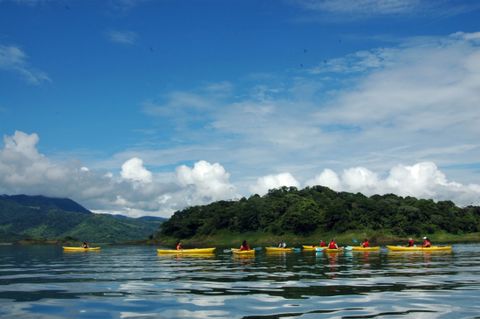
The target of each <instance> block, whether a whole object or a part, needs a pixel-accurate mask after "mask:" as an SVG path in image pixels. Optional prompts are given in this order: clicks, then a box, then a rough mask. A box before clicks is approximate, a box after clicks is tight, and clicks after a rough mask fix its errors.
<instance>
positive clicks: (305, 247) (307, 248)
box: [302, 245, 317, 250]
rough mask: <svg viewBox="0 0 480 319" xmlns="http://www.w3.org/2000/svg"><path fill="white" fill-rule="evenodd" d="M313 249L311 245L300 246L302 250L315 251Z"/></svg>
mask: <svg viewBox="0 0 480 319" xmlns="http://www.w3.org/2000/svg"><path fill="white" fill-rule="evenodd" d="M315 247H317V246H313V245H302V248H303V250H315Z"/></svg>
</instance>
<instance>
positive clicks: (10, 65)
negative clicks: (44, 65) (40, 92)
mask: <svg viewBox="0 0 480 319" xmlns="http://www.w3.org/2000/svg"><path fill="white" fill-rule="evenodd" d="M27 60H28V57H27V55H26V54H25V52H23V50H22V49H20V48H19V47H17V46H14V45H10V46H6V45H0V70H6V71H11V72H14V73H16V74H18V75H19V76H21V77H22V78H23V79H24V80H25V81H27V82H28V83H29V84H32V85H40V84H42V83H43V82H50V81H51V80H50V78H49V77H48V75H47V74H46V73H45V72H43V71H39V70H36V69H34V68H32V67H31V66H30V65H29V64H28V62H27Z"/></svg>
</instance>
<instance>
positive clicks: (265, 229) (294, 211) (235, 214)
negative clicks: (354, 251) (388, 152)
mask: <svg viewBox="0 0 480 319" xmlns="http://www.w3.org/2000/svg"><path fill="white" fill-rule="evenodd" d="M478 232H480V207H476V206H468V207H465V208H460V207H458V206H456V205H455V204H454V203H453V202H451V201H439V202H434V201H433V200H427V199H417V198H414V197H400V196H397V195H393V194H387V195H374V196H371V197H367V196H364V195H362V194H360V193H356V194H353V193H347V192H335V191H333V190H331V189H329V188H327V187H322V186H314V187H307V188H305V189H302V190H298V189H296V188H295V187H282V188H280V189H274V190H270V191H269V192H268V194H266V195H265V196H259V195H253V196H251V197H249V198H242V199H240V200H238V201H219V202H215V203H211V204H209V205H205V206H194V207H189V208H187V209H184V210H182V211H178V212H176V213H175V214H174V215H173V216H172V217H171V218H170V219H169V220H168V221H166V222H165V223H164V224H162V226H161V230H160V232H159V233H158V234H157V235H156V239H157V240H161V241H166V240H170V239H174V238H178V239H188V238H191V239H192V240H191V241H190V242H192V243H193V242H195V239H198V240H199V241H201V239H202V238H207V239H208V238H214V240H217V241H222V238H228V237H230V238H235V240H237V239H238V238H241V237H242V235H241V234H245V233H247V234H249V236H253V237H255V238H258V239H261V238H262V237H263V238H290V239H296V238H300V239H301V238H303V239H305V238H312V240H313V238H319V237H318V236H316V235H318V234H323V236H325V234H328V236H337V238H338V235H340V234H357V235H358V234H360V235H359V236H362V234H364V235H368V236H371V235H372V234H375V236H377V235H378V234H383V235H385V236H387V237H389V238H397V239H398V238H403V237H406V236H416V237H418V236H423V235H424V234H435V233H436V234H453V235H455V236H458V237H460V238H461V237H462V236H463V234H469V233H476V235H475V236H476V237H478ZM232 234H240V236H236V237H235V236H232ZM222 236H223V237H222ZM237 237H238V238H237ZM476 237H475V238H476ZM323 238H324V239H326V238H325V237H323ZM350 238H352V237H350ZM227 241H228V240H227ZM223 242H225V241H223Z"/></svg>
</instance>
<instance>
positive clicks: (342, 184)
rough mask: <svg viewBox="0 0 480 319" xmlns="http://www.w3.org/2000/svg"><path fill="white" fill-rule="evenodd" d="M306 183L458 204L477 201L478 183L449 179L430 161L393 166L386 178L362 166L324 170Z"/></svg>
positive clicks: (349, 190)
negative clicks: (465, 182) (335, 170)
mask: <svg viewBox="0 0 480 319" xmlns="http://www.w3.org/2000/svg"><path fill="white" fill-rule="evenodd" d="M306 184H307V186H313V185H322V186H327V187H330V188H332V189H334V190H336V191H348V192H361V193H363V194H365V195H374V194H388V193H393V194H397V195H400V196H414V197H418V198H432V199H435V200H453V201H455V202H456V203H457V204H458V205H469V204H471V203H475V204H477V205H478V204H480V201H479V199H478V198H479V195H480V185H478V184H469V185H463V184H461V183H458V182H453V181H448V179H447V177H446V176H445V174H444V173H443V172H442V171H441V170H440V169H439V168H438V167H437V166H436V165H435V163H432V162H420V163H416V164H414V165H396V166H394V167H393V168H391V169H390V171H389V172H388V174H387V176H386V177H385V178H380V177H379V175H378V174H377V173H375V172H372V171H371V170H369V169H367V168H365V167H353V168H348V169H344V170H343V172H342V174H340V176H339V175H337V173H335V172H334V171H332V170H329V169H326V170H324V171H323V172H322V173H321V174H320V175H318V176H317V177H315V178H314V179H312V180H310V181H308V182H307V183H306Z"/></svg>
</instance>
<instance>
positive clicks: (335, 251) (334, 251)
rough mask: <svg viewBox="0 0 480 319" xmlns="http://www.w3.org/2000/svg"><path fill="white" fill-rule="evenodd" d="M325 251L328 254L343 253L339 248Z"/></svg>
mask: <svg viewBox="0 0 480 319" xmlns="http://www.w3.org/2000/svg"><path fill="white" fill-rule="evenodd" d="M323 251H324V252H326V253H340V252H342V251H343V248H338V249H335V248H325V249H324V250H323Z"/></svg>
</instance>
